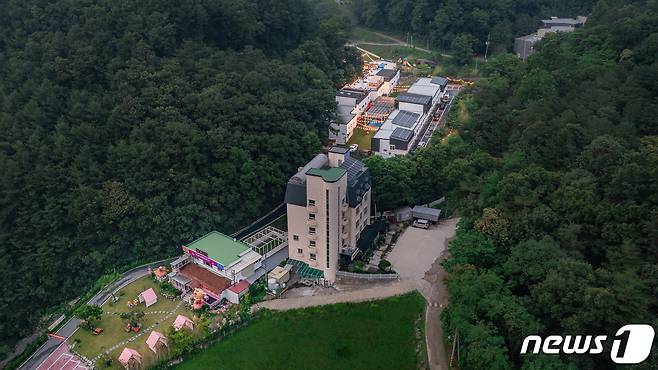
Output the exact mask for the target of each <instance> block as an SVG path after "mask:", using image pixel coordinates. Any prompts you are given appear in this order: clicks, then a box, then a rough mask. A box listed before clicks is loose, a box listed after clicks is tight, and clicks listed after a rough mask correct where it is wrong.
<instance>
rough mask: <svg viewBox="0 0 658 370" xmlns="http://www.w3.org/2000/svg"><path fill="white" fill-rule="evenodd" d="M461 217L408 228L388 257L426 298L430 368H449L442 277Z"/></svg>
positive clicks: (394, 266)
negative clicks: (443, 314) (442, 322)
mask: <svg viewBox="0 0 658 370" xmlns="http://www.w3.org/2000/svg"><path fill="white" fill-rule="evenodd" d="M458 222H459V219H458V218H454V219H448V220H443V221H441V222H440V223H439V224H438V225H434V226H432V228H430V229H428V230H424V229H417V228H414V227H409V228H407V229H406V230H405V231H404V232H403V233H402V235H400V238H399V239H398V241H397V243H395V247H394V248H393V250H392V251H391V252H390V253H389V254H388V256H387V257H386V258H387V259H388V261H389V262H391V264H392V267H393V269H394V270H395V271H396V272H397V273H398V274H399V275H400V277H402V278H403V279H408V280H410V281H412V282H413V283H414V285H415V286H416V287H417V289H418V290H419V291H420V292H421V294H422V295H423V297H425V299H426V300H427V307H426V309H425V341H426V343H427V357H428V362H429V365H430V369H432V370H435V369H437V370H438V369H441V370H447V369H448V365H447V361H446V353H445V345H444V344H443V330H442V327H441V320H439V313H440V312H441V309H442V308H443V307H444V306H445V305H446V303H447V294H446V290H445V285H444V284H443V280H444V278H445V275H446V272H445V270H444V269H443V267H442V266H441V261H442V260H443V258H444V257H445V256H446V254H447V245H448V241H449V240H450V239H452V238H454V236H455V231H456V228H457V223H458Z"/></svg>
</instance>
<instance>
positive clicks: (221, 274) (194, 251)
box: [169, 231, 263, 306]
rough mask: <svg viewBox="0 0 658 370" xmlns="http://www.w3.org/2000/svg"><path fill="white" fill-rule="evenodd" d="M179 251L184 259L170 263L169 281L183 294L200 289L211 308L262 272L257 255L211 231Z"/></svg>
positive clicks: (226, 237) (234, 241) (259, 258)
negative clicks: (235, 288)
mask: <svg viewBox="0 0 658 370" xmlns="http://www.w3.org/2000/svg"><path fill="white" fill-rule="evenodd" d="M182 249H183V256H181V257H179V258H178V259H176V260H175V261H174V262H172V263H171V267H172V273H170V274H169V281H170V282H171V283H172V285H174V286H175V287H176V288H177V289H179V290H181V291H183V292H184V293H185V292H188V291H192V290H194V289H202V290H203V291H204V293H206V295H207V296H208V297H209V298H208V299H209V300H210V302H207V303H208V304H210V305H211V306H213V305H212V304H211V303H219V300H221V298H223V294H224V291H225V290H226V289H228V288H229V287H231V286H232V285H234V284H237V283H239V282H240V281H242V280H247V281H248V282H249V283H251V282H253V281H254V280H255V279H256V278H258V275H259V274H258V272H259V271H261V270H263V269H262V268H261V266H262V256H261V255H260V254H259V253H257V252H255V251H253V250H252V248H251V247H250V246H249V245H247V244H245V243H243V242H241V241H239V240H236V239H233V238H231V237H230V236H227V235H224V234H222V233H220V232H218V231H211V232H209V233H208V234H206V235H204V236H202V237H200V238H198V239H196V240H194V241H193V242H191V243H189V244H187V245H183V246H182ZM261 272H262V271H261Z"/></svg>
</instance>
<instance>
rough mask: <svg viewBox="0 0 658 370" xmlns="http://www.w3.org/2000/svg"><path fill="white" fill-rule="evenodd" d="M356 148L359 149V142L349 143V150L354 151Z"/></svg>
mask: <svg viewBox="0 0 658 370" xmlns="http://www.w3.org/2000/svg"><path fill="white" fill-rule="evenodd" d="M357 149H359V144H352V145H350V152H356V150H357Z"/></svg>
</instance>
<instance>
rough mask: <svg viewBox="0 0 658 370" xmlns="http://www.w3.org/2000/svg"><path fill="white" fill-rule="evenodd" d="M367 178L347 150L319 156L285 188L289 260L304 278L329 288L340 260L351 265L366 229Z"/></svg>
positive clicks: (368, 214) (341, 149) (369, 182)
mask: <svg viewBox="0 0 658 370" xmlns="http://www.w3.org/2000/svg"><path fill="white" fill-rule="evenodd" d="M370 184H371V181H370V172H369V171H368V168H367V167H365V165H364V164H363V163H362V162H361V161H359V160H356V159H354V158H351V157H350V152H349V150H348V149H346V148H340V147H333V148H332V149H331V150H330V151H329V153H328V154H326V155H325V154H318V155H317V156H316V157H315V158H313V159H312V160H311V161H310V162H308V163H307V164H306V166H304V167H302V168H301V169H300V170H299V172H297V174H295V175H294V176H293V177H291V178H290V180H289V181H288V185H287V187H286V196H285V201H286V203H287V207H288V255H289V257H290V259H291V260H295V261H297V262H299V263H301V264H302V265H303V269H304V270H305V271H307V272H309V276H312V277H314V278H317V279H323V280H324V281H326V282H328V283H333V282H334V280H335V279H336V271H338V267H339V266H338V263H339V259H340V258H341V255H342V256H344V257H346V258H349V259H353V258H354V257H355V256H356V255H357V254H358V253H359V250H358V249H357V248H356V245H357V241H358V240H359V237H360V236H361V232H362V231H363V229H364V228H365V227H366V226H367V225H369V224H370V211H371V210H370V192H371V190H370Z"/></svg>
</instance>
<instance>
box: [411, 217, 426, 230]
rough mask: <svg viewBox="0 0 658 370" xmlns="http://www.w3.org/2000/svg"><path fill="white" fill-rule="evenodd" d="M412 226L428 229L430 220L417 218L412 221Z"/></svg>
mask: <svg viewBox="0 0 658 370" xmlns="http://www.w3.org/2000/svg"><path fill="white" fill-rule="evenodd" d="M412 226H413V227H417V228H420V229H429V227H430V222H429V221H427V220H423V219H422V218H419V219H418V220H416V221H414V223H413V225H412Z"/></svg>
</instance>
